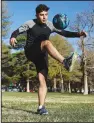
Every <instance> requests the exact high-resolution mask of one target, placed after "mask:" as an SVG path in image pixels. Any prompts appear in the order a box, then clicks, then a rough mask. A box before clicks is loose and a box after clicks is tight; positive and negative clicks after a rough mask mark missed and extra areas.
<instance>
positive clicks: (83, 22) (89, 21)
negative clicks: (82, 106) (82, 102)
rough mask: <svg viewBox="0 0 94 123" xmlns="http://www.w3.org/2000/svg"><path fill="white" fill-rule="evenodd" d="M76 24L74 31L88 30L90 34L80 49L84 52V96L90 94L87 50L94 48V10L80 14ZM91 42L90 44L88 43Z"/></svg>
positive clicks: (82, 40)
mask: <svg viewBox="0 0 94 123" xmlns="http://www.w3.org/2000/svg"><path fill="white" fill-rule="evenodd" d="M73 23H74V24H73V25H72V26H71V28H72V29H73V30H76V31H82V30H86V32H88V38H87V40H84V39H83V37H81V40H80V43H79V47H80V48H81V50H82V57H81V58H82V67H83V81H84V95H86V94H88V82H87V75H88V73H87V68H88V66H87V54H86V50H87V49H91V46H92V47H94V40H93V39H94V37H93V33H94V10H93V9H91V11H89V10H88V11H85V12H82V13H80V14H77V16H76V21H75V22H73ZM88 42H89V43H88Z"/></svg>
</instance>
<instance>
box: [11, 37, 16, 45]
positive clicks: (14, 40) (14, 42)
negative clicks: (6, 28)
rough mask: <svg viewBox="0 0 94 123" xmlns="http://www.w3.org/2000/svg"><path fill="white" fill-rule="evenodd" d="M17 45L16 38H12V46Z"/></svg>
mask: <svg viewBox="0 0 94 123" xmlns="http://www.w3.org/2000/svg"><path fill="white" fill-rule="evenodd" d="M16 44H17V40H16V38H11V39H10V45H11V46H13V47H15V45H16Z"/></svg>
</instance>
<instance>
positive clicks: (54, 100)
mask: <svg viewBox="0 0 94 123" xmlns="http://www.w3.org/2000/svg"><path fill="white" fill-rule="evenodd" d="M37 107H38V104H37V93H26V92H2V122H94V94H91V95H83V94H62V93H55V92H54V93H51V92H50V93H48V94H47V98H46V108H47V110H48V112H49V114H48V115H39V114H36V110H37Z"/></svg>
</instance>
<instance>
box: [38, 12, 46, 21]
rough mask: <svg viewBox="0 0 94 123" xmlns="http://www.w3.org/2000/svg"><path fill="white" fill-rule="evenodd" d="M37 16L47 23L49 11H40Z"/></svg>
mask: <svg viewBox="0 0 94 123" xmlns="http://www.w3.org/2000/svg"><path fill="white" fill-rule="evenodd" d="M36 16H37V19H38V20H39V21H40V23H46V21H47V19H48V12H47V11H42V12H40V13H38V14H37V15H36Z"/></svg>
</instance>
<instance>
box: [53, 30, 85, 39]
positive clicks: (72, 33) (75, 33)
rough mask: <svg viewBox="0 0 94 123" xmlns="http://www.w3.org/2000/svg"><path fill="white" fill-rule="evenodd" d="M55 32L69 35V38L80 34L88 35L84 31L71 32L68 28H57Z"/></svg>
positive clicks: (65, 35)
mask: <svg viewBox="0 0 94 123" xmlns="http://www.w3.org/2000/svg"><path fill="white" fill-rule="evenodd" d="M54 32H56V33H58V34H60V35H62V36H64V37H68V38H76V37H80V36H84V37H86V33H85V32H83V31H82V32H70V31H66V30H57V29H55V30H54Z"/></svg>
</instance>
